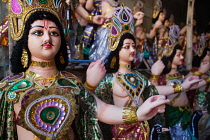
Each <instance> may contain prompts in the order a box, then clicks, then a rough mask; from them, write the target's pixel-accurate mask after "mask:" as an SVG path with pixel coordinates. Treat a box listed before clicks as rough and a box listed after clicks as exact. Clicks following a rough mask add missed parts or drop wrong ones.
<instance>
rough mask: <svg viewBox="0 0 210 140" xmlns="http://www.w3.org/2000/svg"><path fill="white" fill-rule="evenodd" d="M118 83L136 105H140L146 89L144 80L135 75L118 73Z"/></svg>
mask: <svg viewBox="0 0 210 140" xmlns="http://www.w3.org/2000/svg"><path fill="white" fill-rule="evenodd" d="M115 76H116V82H117V83H118V84H119V85H120V86H121V87H122V88H123V89H124V90H125V91H126V92H127V93H128V95H129V96H130V98H131V99H132V100H133V102H134V103H135V105H137V106H139V105H140V98H141V95H142V92H143V91H144V88H145V83H144V80H143V79H142V78H141V77H140V76H138V75H137V74H135V73H126V74H122V73H116V75H115Z"/></svg>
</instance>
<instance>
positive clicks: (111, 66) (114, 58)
mask: <svg viewBox="0 0 210 140" xmlns="http://www.w3.org/2000/svg"><path fill="white" fill-rule="evenodd" d="M116 61H117V58H116V56H114V57H113V58H112V61H111V64H110V68H112V69H113V68H114V66H115V63H116Z"/></svg>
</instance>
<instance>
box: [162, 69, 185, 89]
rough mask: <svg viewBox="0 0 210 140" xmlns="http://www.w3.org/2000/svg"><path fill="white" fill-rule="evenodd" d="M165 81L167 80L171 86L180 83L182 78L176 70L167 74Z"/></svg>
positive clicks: (182, 80)
mask: <svg viewBox="0 0 210 140" xmlns="http://www.w3.org/2000/svg"><path fill="white" fill-rule="evenodd" d="M166 81H167V85H171V86H173V85H177V84H182V83H183V82H184V79H183V77H182V75H181V74H180V73H179V72H176V73H173V74H167V75H166Z"/></svg>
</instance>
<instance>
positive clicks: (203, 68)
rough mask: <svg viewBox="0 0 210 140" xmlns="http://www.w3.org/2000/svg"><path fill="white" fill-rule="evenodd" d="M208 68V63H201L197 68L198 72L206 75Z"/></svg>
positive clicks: (209, 66) (209, 65)
mask: <svg viewBox="0 0 210 140" xmlns="http://www.w3.org/2000/svg"><path fill="white" fill-rule="evenodd" d="M209 68H210V64H209V62H207V61H205V62H201V65H200V67H199V71H200V72H202V73H206V72H207V71H208V70H209Z"/></svg>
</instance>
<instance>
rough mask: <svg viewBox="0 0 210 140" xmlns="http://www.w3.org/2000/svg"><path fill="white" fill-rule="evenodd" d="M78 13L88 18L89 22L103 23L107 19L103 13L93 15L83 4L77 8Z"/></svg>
mask: <svg viewBox="0 0 210 140" xmlns="http://www.w3.org/2000/svg"><path fill="white" fill-rule="evenodd" d="M75 10H76V12H77V14H79V15H80V16H81V17H83V18H84V19H86V20H87V22H88V23H95V24H99V25H100V24H103V23H104V21H105V17H104V16H102V15H97V16H91V15H90V14H89V13H88V12H87V11H86V10H85V9H84V7H82V6H81V5H79V6H78V7H77V8H76V9H75Z"/></svg>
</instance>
